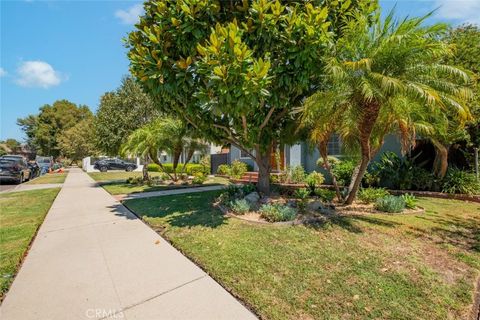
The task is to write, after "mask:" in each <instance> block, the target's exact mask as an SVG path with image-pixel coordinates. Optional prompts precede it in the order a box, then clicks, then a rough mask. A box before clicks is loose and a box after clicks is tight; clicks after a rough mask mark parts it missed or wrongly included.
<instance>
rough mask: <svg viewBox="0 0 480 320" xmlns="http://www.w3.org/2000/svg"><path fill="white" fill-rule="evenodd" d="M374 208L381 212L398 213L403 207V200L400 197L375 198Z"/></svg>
mask: <svg viewBox="0 0 480 320" xmlns="http://www.w3.org/2000/svg"><path fill="white" fill-rule="evenodd" d="M375 208H376V209H377V210H380V211H383V212H389V213H398V212H402V211H403V210H404V209H405V201H404V200H403V198H402V197H396V196H392V195H390V196H385V197H383V198H379V199H377V201H376V203H375Z"/></svg>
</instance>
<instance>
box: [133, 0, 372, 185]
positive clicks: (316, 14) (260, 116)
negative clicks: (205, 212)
mask: <svg viewBox="0 0 480 320" xmlns="http://www.w3.org/2000/svg"><path fill="white" fill-rule="evenodd" d="M374 6H375V3H373V4H372V2H370V1H345V2H338V1H333V2H325V4H323V2H322V1H300V0H299V1H267V0H257V1H233V0H232V1H209V0H203V1H199V0H180V1H177V0H163V1H155V2H146V3H145V5H144V7H145V14H144V15H143V16H142V17H141V18H140V22H139V23H138V24H137V25H136V29H137V30H136V31H133V32H131V33H130V34H129V36H128V39H127V46H128V48H129V49H130V50H129V53H128V57H129V59H130V63H131V65H130V70H131V73H132V74H133V75H134V76H135V77H136V78H137V79H138V80H139V81H140V82H141V83H142V85H143V87H144V88H145V90H146V91H148V92H149V93H151V94H152V96H154V97H155V98H156V99H158V100H159V101H162V103H161V104H159V105H161V106H162V112H165V113H167V114H173V115H175V116H180V117H182V118H183V119H184V121H186V122H188V123H189V124H190V125H192V126H193V127H194V128H196V129H197V130H198V131H200V132H202V134H203V135H204V136H205V137H206V138H208V139H210V140H212V141H215V142H218V143H230V144H232V145H234V146H236V147H238V148H239V149H241V150H242V151H244V152H245V153H247V154H248V155H249V156H250V157H251V158H252V159H253V160H254V161H255V162H256V164H257V165H258V168H259V181H258V189H259V191H261V192H264V193H269V173H270V169H271V166H270V156H271V152H272V148H273V146H274V145H276V144H277V143H279V142H282V141H284V138H285V135H286V128H289V127H291V125H292V123H293V121H294V118H293V116H292V115H291V110H292V109H293V108H294V107H295V106H297V105H299V104H300V102H301V101H302V99H303V98H304V97H305V96H306V95H308V94H309V93H310V92H311V91H312V90H314V89H315V86H316V84H317V83H318V82H319V77H320V75H321V72H320V70H321V57H322V54H323V52H324V51H325V49H326V48H327V43H328V42H329V40H330V38H331V37H332V35H333V34H334V33H333V32H332V31H335V29H336V28H337V27H338V21H339V19H337V17H338V16H339V15H347V14H348V13H349V12H351V11H354V10H370V9H369V8H373V7H374Z"/></svg>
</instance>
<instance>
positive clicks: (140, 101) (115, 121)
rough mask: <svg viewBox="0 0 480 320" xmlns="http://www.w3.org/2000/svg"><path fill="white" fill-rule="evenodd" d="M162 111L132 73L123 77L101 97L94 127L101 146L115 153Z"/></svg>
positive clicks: (105, 151)
mask: <svg viewBox="0 0 480 320" xmlns="http://www.w3.org/2000/svg"><path fill="white" fill-rule="evenodd" d="M158 115H159V113H158V111H157V109H156V107H155V104H154V102H153V101H152V99H151V98H150V97H149V96H148V95H147V94H145V93H144V92H143V90H142V88H141V87H140V86H139V85H138V84H137V83H136V82H135V80H134V79H132V78H131V77H126V78H124V79H123V80H122V84H121V86H120V87H119V88H118V89H117V90H116V91H114V92H107V93H105V94H104V95H103V96H102V97H101V99H100V106H99V108H98V110H97V112H96V117H95V121H94V127H95V132H96V137H97V139H96V143H97V146H98V148H99V149H100V150H101V151H102V152H104V153H106V154H108V155H112V156H115V155H117V154H118V153H119V152H120V147H121V145H122V144H123V143H125V142H126V140H127V138H128V136H129V135H130V134H131V133H132V132H133V131H134V130H136V129H138V128H140V127H142V126H143V125H145V124H147V123H149V122H150V121H151V120H153V119H154V118H155V117H157V116H158Z"/></svg>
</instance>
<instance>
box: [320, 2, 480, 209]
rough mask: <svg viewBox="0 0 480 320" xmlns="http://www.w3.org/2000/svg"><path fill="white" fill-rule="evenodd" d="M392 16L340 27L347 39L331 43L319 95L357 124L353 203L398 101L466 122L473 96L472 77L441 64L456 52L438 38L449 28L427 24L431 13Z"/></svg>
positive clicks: (362, 19) (350, 196)
mask: <svg viewBox="0 0 480 320" xmlns="http://www.w3.org/2000/svg"><path fill="white" fill-rule="evenodd" d="M393 16H394V12H393V11H392V12H391V13H390V14H389V15H388V16H387V17H386V18H385V19H384V20H382V19H380V11H377V12H376V13H375V14H374V17H375V19H374V23H373V24H371V21H372V20H370V19H368V18H367V17H366V16H357V17H356V19H355V20H351V21H348V22H347V23H346V25H345V26H344V28H343V29H342V30H343V31H344V35H343V36H342V37H341V38H339V39H338V40H337V41H335V43H333V45H332V48H331V50H330V51H329V53H331V56H330V57H329V58H328V63H327V66H326V67H325V73H326V77H327V79H328V81H327V83H326V85H325V87H324V88H321V90H320V93H321V94H327V93H329V92H330V93H332V94H333V95H334V96H335V97H334V98H332V99H331V100H332V101H334V102H335V104H334V105H333V106H334V108H335V109H336V112H337V113H339V114H340V115H341V116H340V118H341V119H342V120H341V121H345V122H346V123H349V122H350V123H351V124H353V128H355V129H352V131H353V132H355V131H356V133H355V135H354V139H353V140H354V141H355V143H356V144H357V145H358V148H359V149H360V154H361V159H360V163H359V166H358V167H357V168H356V170H355V172H354V175H353V177H352V183H351V185H350V187H349V194H348V197H347V199H346V203H347V204H351V203H352V202H353V200H354V199H355V197H356V194H357V192H358V188H359V187H360V183H361V181H362V178H363V176H364V174H365V172H366V169H367V166H368V164H369V162H370V160H371V158H372V157H373V155H374V154H375V153H376V152H377V151H378V149H379V147H380V146H381V145H382V144H383V138H384V136H385V135H386V134H387V133H388V132H389V131H390V128H389V127H388V126H385V122H384V121H382V119H385V118H386V119H388V116H389V115H390V114H392V113H394V112H398V111H399V110H397V111H395V110H394V109H393V108H394V107H395V104H394V100H395V99H398V98H399V97H402V98H403V99H407V100H409V101H411V102H412V103H418V106H420V107H423V110H424V111H423V114H428V113H431V112H432V111H433V110H437V109H442V110H449V111H450V110H454V111H452V112H456V113H457V114H458V116H459V117H463V118H466V117H467V115H468V107H467V106H466V104H465V103H464V102H465V101H466V100H468V99H469V98H470V96H471V92H470V90H468V88H467V87H466V86H467V85H468V84H469V83H470V81H471V79H470V77H469V75H468V74H467V73H465V72H464V71H462V70H460V69H458V68H455V67H453V66H451V65H446V64H442V63H440V62H439V61H441V59H442V58H443V57H444V56H447V55H450V54H452V51H451V48H450V47H449V46H448V45H447V44H445V43H444V42H442V41H441V40H440V39H439V36H441V35H442V34H443V33H444V32H445V31H446V26H445V25H442V24H433V25H426V24H425V23H424V22H425V19H426V18H428V15H427V16H424V17H421V18H407V19H404V20H401V21H396V20H395V19H394V17H393ZM407 105H408V104H407ZM405 111H406V110H405ZM400 112H401V110H400ZM352 119H353V120H354V122H353V123H352V122H351V121H352ZM341 128H345V125H342V126H341Z"/></svg>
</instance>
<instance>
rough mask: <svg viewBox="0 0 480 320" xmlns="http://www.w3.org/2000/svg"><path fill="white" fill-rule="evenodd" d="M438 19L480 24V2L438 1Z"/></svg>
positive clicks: (478, 0)
mask: <svg viewBox="0 0 480 320" xmlns="http://www.w3.org/2000/svg"><path fill="white" fill-rule="evenodd" d="M435 4H436V6H437V7H440V8H439V9H438V11H437V17H439V18H443V19H446V20H454V21H456V22H459V23H466V22H469V23H477V24H480V0H436V1H435Z"/></svg>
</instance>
